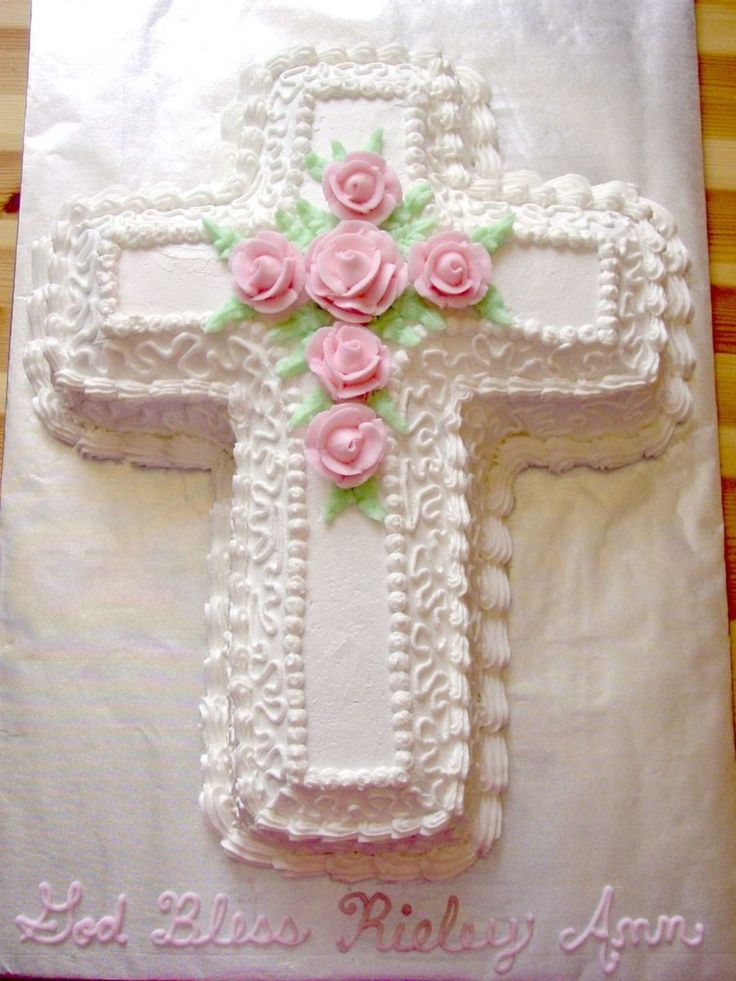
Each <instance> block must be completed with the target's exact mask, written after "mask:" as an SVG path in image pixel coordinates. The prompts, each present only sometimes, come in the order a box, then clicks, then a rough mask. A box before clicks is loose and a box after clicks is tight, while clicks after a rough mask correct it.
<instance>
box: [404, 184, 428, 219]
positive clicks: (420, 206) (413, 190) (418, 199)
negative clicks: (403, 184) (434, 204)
mask: <svg viewBox="0 0 736 981" xmlns="http://www.w3.org/2000/svg"><path fill="white" fill-rule="evenodd" d="M433 197H434V194H433V192H432V188H431V187H430V186H429V184H414V186H413V187H410V188H409V190H408V191H407V192H406V198H405V200H404V207H405V208H406V209H407V211H408V212H409V214H410V215H413V216H415V217H416V216H417V215H420V214H421V213H422V212H423V211H424V209H425V208H426V207H427V205H428V204H429V202H430V201H431V200H432V198H433Z"/></svg>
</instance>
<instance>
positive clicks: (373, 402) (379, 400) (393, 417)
mask: <svg viewBox="0 0 736 981" xmlns="http://www.w3.org/2000/svg"><path fill="white" fill-rule="evenodd" d="M368 405H369V406H370V407H371V408H372V409H373V411H374V412H375V413H376V415H379V416H380V417H381V418H382V419H383V420H384V421H385V422H387V423H388V424H389V426H391V428H392V429H395V430H396V432H397V433H408V432H409V424H408V423H407V421H406V419H405V418H404V417H403V416H402V414H401V413H400V412H399V410H398V408H397V407H396V406H395V405H394V403H393V401H392V399H391V396H390V395H389V394H388V392H387V391H386V390H385V388H382V389H380V391H378V392H374V393H373V394H372V395H371V396H370V397H369V399H368Z"/></svg>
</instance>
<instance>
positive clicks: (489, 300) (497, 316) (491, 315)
mask: <svg viewBox="0 0 736 981" xmlns="http://www.w3.org/2000/svg"><path fill="white" fill-rule="evenodd" d="M473 309H474V310H476V311H477V313H478V314H479V315H480V316H481V317H482V318H483V320H492V321H493V323H494V324H503V325H504V326H506V327H508V326H509V324H512V323H513V322H514V318H513V316H512V314H510V313H509V311H508V310H507V309H506V306H505V304H504V302H503V299H502V298H501V294H500V293H499V292H498V289H497V288H496V287H495V286H491V287H489V289H488V292H487V293H486V295H485V296H484V297H483V299H482V300H481V301H480V303H476V304H475V307H474V308H473Z"/></svg>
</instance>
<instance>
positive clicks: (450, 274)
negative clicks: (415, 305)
mask: <svg viewBox="0 0 736 981" xmlns="http://www.w3.org/2000/svg"><path fill="white" fill-rule="evenodd" d="M409 279H410V280H411V282H412V283H413V284H414V289H415V290H416V291H417V293H419V294H420V296H423V297H424V298H425V299H426V300H429V302H430V303H434V304H435V306H438V307H455V308H458V309H459V308H461V307H469V306H472V305H473V304H474V303H478V301H479V300H482V299H483V297H484V296H485V295H486V293H487V292H488V286H489V284H490V282H491V257H490V256H489V255H488V252H487V251H486V249H485V247H484V246H483V245H481V244H480V243H479V242H471V241H470V240H469V239H468V237H467V235H464V234H463V233H462V232H440V233H439V234H438V235H433V236H432V237H431V238H430V239H427V241H426V242H416V243H415V244H414V245H412V247H411V252H410V253H409Z"/></svg>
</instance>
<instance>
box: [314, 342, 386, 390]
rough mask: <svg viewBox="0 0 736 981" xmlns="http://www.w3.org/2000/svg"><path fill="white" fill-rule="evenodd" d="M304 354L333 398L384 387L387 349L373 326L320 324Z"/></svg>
mask: <svg viewBox="0 0 736 981" xmlns="http://www.w3.org/2000/svg"><path fill="white" fill-rule="evenodd" d="M304 356H305V360H306V362H307V364H308V365H309V368H310V370H311V371H313V372H314V374H315V375H316V376H317V377H318V378H319V380H320V381H321V382H322V385H323V386H324V388H325V389H326V390H327V391H328V392H329V393H330V395H331V396H332V398H333V399H334V400H335V401H336V402H343V401H345V400H346V399H357V398H360V397H361V396H362V395H367V394H368V393H369V392H374V391H375V390H376V389H378V388H383V387H384V385H385V384H386V383H387V382H388V377H389V374H390V372H391V354H390V352H389V349H388V348H387V347H386V345H385V344H381V342H380V340H379V339H378V337H377V336H376V335H375V334H374V333H373V331H372V330H369V329H368V328H367V327H359V326H357V325H356V324H334V325H333V326H332V327H321V328H320V329H319V330H318V331H316V333H314V334H313V335H312V337H311V339H310V341H309V344H308V345H307V348H306V351H305V352H304Z"/></svg>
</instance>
